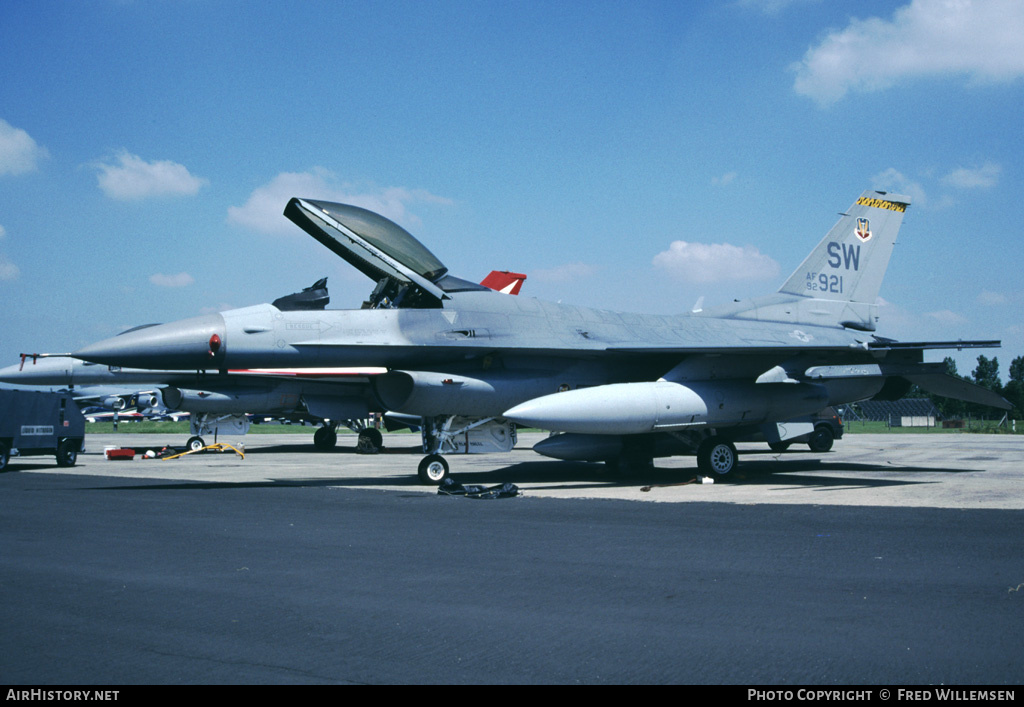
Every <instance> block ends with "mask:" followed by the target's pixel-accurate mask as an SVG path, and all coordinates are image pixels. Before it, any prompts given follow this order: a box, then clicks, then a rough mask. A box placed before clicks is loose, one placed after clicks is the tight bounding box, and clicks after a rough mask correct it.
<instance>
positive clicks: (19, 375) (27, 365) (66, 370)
mask: <svg viewBox="0 0 1024 707" xmlns="http://www.w3.org/2000/svg"><path fill="white" fill-rule="evenodd" d="M0 383H13V384H14V385H71V383H72V380H71V359H69V358H38V359H34V358H32V357H31V356H27V357H26V358H25V361H24V362H23V363H16V364H15V365H13V366H6V367H5V368H0Z"/></svg>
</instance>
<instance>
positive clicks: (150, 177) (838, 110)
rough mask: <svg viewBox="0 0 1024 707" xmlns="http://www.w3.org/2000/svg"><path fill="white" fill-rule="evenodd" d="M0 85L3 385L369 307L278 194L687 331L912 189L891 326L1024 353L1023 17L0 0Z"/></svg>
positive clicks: (1013, 7)
mask: <svg viewBox="0 0 1024 707" xmlns="http://www.w3.org/2000/svg"><path fill="white" fill-rule="evenodd" d="M0 71H2V73H0V75H2V76H3V80H2V82H0V301H2V302H3V307H2V308H0V331H2V332H3V336H2V338H0V363H3V365H6V364H9V363H14V362H16V360H17V355H18V354H19V353H21V352H29V351H49V352H56V351H70V350H74V349H76V348H79V347H81V346H83V345H84V344H87V343H90V342H92V341H96V340H98V339H101V338H105V337H107V336H112V335H114V334H116V333H117V332H118V331H121V330H123V329H126V328H129V327H131V326H135V325H138V324H143V323H149V322H166V321H172V320H175V319H180V318H184V317H189V316H194V315H197V314H201V313H205V312H209V311H216V310H219V309H224V308H230V307H240V306H246V305H250V304H256V303H259V302H265V301H270V300H272V299H275V298H276V297H279V296H281V295H284V294H287V293H290V292H294V291H296V290H299V289H301V288H303V287H305V286H308V285H310V284H311V283H312V282H313V281H315V280H316V279H318V278H320V277H322V276H325V275H326V276H329V278H330V279H329V285H330V290H331V297H332V307H358V306H359V304H360V302H361V301H362V300H363V298H364V297H365V296H366V295H367V294H368V293H369V291H370V289H371V288H372V283H371V282H370V281H369V280H367V279H366V278H365V277H364V276H362V275H361V274H359V273H357V272H355V271H353V270H352V269H351V268H350V267H349V266H348V265H347V264H345V263H344V262H342V261H341V260H340V259H338V258H336V257H335V256H333V255H332V254H331V253H330V252H329V251H327V250H326V249H325V248H323V247H322V246H320V245H319V244H317V243H315V242H314V241H313V240H312V239H310V238H309V237H308V236H306V235H305V234H304V233H302V232H301V231H300V230H299V229H298V228H296V227H294V226H292V225H291V224H290V223H288V222H287V221H286V220H284V219H283V217H282V216H280V214H281V211H282V210H283V208H284V205H285V203H286V201H287V199H288V198H289V197H291V196H303V197H310V198H323V199H329V200H335V201H347V202H349V203H355V204H359V205H362V206H365V207H368V208H371V209H374V210H376V211H379V212H380V213H383V214H384V215H386V216H388V217H390V218H392V219H394V220H396V221H398V222H399V223H401V224H402V225H403V226H405V227H406V228H407V229H408V230H410V231H411V232H412V233H413V234H414V235H416V236H417V237H418V238H420V239H421V240H422V241H423V242H424V243H425V244H426V245H427V246H428V247H429V248H430V249H431V250H432V251H433V252H434V253H435V254H436V255H438V256H439V257H440V258H441V260H442V261H444V262H445V263H446V264H447V265H448V266H449V268H450V270H451V271H452V272H454V273H455V274H457V275H460V276H462V277H466V278H469V279H476V280H479V279H481V278H482V277H483V276H484V275H486V273H487V272H488V271H490V270H492V269H508V270H515V271H519V272H523V273H526V274H527V275H528V278H529V279H528V280H527V282H526V285H525V286H524V290H523V294H524V295H529V296H537V297H543V298H548V299H554V300H562V301H565V302H572V303H577V304H584V305H589V306H595V307H602V308H609V309H618V310H629V311H641V310H649V311H654V312H659V313H671V312H682V311H686V310H688V309H690V308H691V307H692V306H693V304H694V303H695V302H696V301H697V300H698V298H700V297H704V303H705V305H706V306H710V305H712V304H715V303H718V302H723V301H728V300H730V299H733V298H736V297H745V296H750V295H755V294H761V293H766V292H771V291H774V290H775V289H776V288H778V287H779V285H780V284H781V283H782V282H783V281H784V280H785V278H786V277H787V276H788V275H789V273H790V272H792V270H793V269H795V267H796V266H797V265H798V264H799V263H800V261H801V260H802V259H803V258H804V256H805V255H806V254H807V253H808V252H809V251H810V250H811V248H813V246H814V245H815V244H816V243H817V242H818V240H820V238H821V237H822V236H823V235H824V233H825V232H826V231H827V230H828V229H829V228H830V227H831V226H832V224H833V223H834V222H835V220H836V213H837V212H839V211H842V210H844V209H846V208H847V207H848V206H849V205H850V204H851V203H852V202H853V201H854V199H855V198H856V197H857V196H858V195H859V194H860V193H861V192H862V191H863V190H864V189H868V188H880V189H887V190H892V191H897V192H900V193H904V194H909V195H911V196H912V197H913V199H914V203H913V205H912V207H911V208H910V210H909V211H908V213H907V216H906V218H905V220H904V224H903V230H902V231H901V233H900V240H899V244H898V245H897V248H896V251H895V254H894V257H893V261H892V263H891V265H890V268H889V273H888V276H887V278H886V281H885V283H884V285H883V288H882V298H883V307H882V317H883V318H882V321H881V324H880V329H879V333H880V334H883V335H886V336H891V337H894V338H899V339H902V340H919V339H950V338H953V339H956V338H999V339H1002V340H1003V348H1002V349H1000V350H993V351H987V352H984V353H986V354H988V355H997V356H998V357H999V360H1000V363H1001V372H1002V373H1003V375H1004V378H1005V374H1006V372H1007V369H1008V367H1009V362H1010V360H1011V359H1012V358H1014V357H1016V356H1020V355H1024V321H1022V318H1021V316H1020V314H1019V312H1020V311H1022V310H1024V275H1022V268H1021V263H1022V262H1024V257H1022V256H1024V245H1022V241H1021V238H1020V229H1021V216H1022V212H1024V207H1022V199H1021V195H1022V194H1024V188H1022V187H1024V174H1022V169H1024V129H1022V126H1024V3H1021V2H1019V0H990V1H989V2H982V1H979V0H975V1H974V2H969V1H968V0H914V1H913V2H871V1H863V0H862V1H860V2H838V1H832V0H829V1H817V2H816V1H814V0H761V1H758V0H723V1H721V2H685V3H684V2H636V1H631V2H629V3H623V2H598V1H593V2H578V1H575V2H565V3H561V2H550V1H549V2H488V1H484V0H475V1H472V2H455V1H437V2H431V1H420V2H343V1H340V0H333V1H331V2H316V1H304V2H299V3H294V2H256V1H253V0H250V1H248V2H242V1H237V2H236V1H234V0H202V1H200V0H176V1H173V2H172V1H170V0H135V1H133V0H93V1H92V2H88V3H82V2H76V1H71V0H67V1H57V0H0ZM977 353H978V352H969V353H964V354H960V355H959V356H958V357H957V360H958V364H959V367H960V372H961V373H969V372H970V370H971V369H972V368H973V361H974V359H975V358H976V356H977ZM939 356H940V357H941V354H939Z"/></svg>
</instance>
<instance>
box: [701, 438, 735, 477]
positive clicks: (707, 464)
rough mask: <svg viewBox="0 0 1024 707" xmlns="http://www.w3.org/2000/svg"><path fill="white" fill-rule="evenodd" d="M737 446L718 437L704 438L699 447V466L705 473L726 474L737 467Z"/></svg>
mask: <svg viewBox="0 0 1024 707" xmlns="http://www.w3.org/2000/svg"><path fill="white" fill-rule="evenodd" d="M736 462H737V456H736V446H735V445H734V444H733V443H732V442H722V441H719V440H716V439H706V440H704V441H703V442H702V443H701V445H700V447H699V448H698V449H697V468H698V469H700V470H701V471H702V472H704V473H705V474H713V475H714V476H725V475H726V474H729V473H730V472H732V471H733V470H734V469H735V468H736Z"/></svg>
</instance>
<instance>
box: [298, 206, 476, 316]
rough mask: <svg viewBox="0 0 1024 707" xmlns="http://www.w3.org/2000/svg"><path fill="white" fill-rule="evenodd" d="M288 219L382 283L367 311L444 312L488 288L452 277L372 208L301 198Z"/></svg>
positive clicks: (424, 249)
mask: <svg viewBox="0 0 1024 707" xmlns="http://www.w3.org/2000/svg"><path fill="white" fill-rule="evenodd" d="M284 215H285V216H286V217H288V219H290V220H291V221H292V222H293V223H295V224H296V225H297V226H299V227H300V228H301V229H302V230H304V231H305V232H306V233H308V234H309V235H311V236H313V238H315V239H316V240H318V241H319V242H320V243H322V244H323V245H325V246H327V248H329V249H330V250H331V251H332V252H334V253H335V254H337V255H339V256H341V257H342V258H344V259H345V260H346V261H347V262H348V263H350V264H351V265H353V266H354V267H356V268H357V269H358V270H359V271H360V272H362V273H363V274H365V275H367V276H368V277H369V278H371V279H372V280H374V281H375V282H376V283H377V286H376V287H375V288H374V290H373V292H372V293H371V294H370V297H369V299H368V300H367V301H366V302H364V303H363V308H364V309H365V308H370V309H380V308H395V307H413V308H429V307H441V306H443V304H442V303H443V301H444V300H445V299H448V294H450V293H454V292H461V291H467V290H485V289H487V288H485V287H483V286H481V285H477V284H476V283H472V282H468V281H466V280H462V279H460V278H456V277H452V276H451V275H448V274H447V273H448V268H446V267H445V266H444V263H442V262H441V261H440V260H438V258H437V256H435V255H434V254H433V253H431V252H430V251H429V250H428V249H427V248H426V246H424V245H423V244H422V243H420V242H419V241H418V240H416V239H415V238H414V237H413V236H412V235H411V234H410V233H409V232H408V231H406V230H405V229H404V228H402V227H401V226H399V225H398V224H397V223H394V222H393V221H391V220H389V219H387V218H385V217H383V216H381V215H380V214H376V213H374V212H372V211H368V210H367V209H363V208H360V207H358V206H352V205H350V204H337V203H334V202H331V201H314V200H312V199H298V198H296V199H292V200H291V201H289V202H288V205H287V206H286V207H285V210H284Z"/></svg>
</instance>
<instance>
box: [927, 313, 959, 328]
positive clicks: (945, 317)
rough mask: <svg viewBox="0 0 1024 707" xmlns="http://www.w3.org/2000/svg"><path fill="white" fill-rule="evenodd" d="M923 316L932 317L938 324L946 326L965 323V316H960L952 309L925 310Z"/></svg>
mask: <svg viewBox="0 0 1024 707" xmlns="http://www.w3.org/2000/svg"><path fill="white" fill-rule="evenodd" d="M925 316H928V317H931V318H932V319H934V320H935V321H937V322H938V323H939V324H943V325H947V326H951V325H954V324H957V325H959V324H966V323H967V318H966V317H962V316H961V315H959V314H957V313H956V312H954V311H952V310H949V309H942V310H939V311H938V312H927V313H926V314H925Z"/></svg>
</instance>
